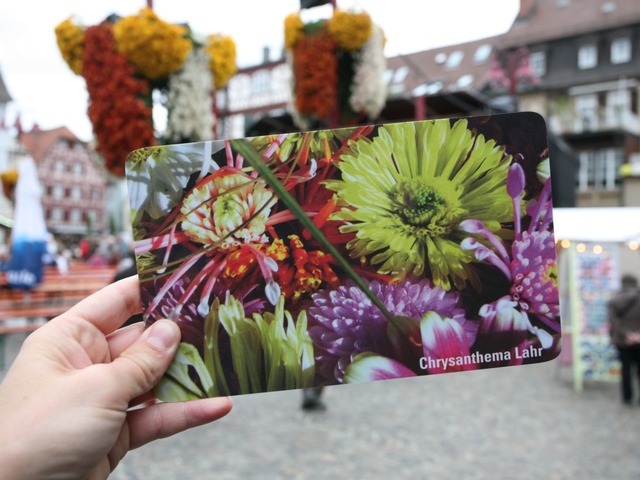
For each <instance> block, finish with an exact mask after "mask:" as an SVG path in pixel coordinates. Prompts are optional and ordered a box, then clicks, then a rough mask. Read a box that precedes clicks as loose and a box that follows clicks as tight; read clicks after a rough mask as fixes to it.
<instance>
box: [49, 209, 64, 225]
mask: <svg viewBox="0 0 640 480" xmlns="http://www.w3.org/2000/svg"><path fill="white" fill-rule="evenodd" d="M51 220H53V221H56V222H59V221H60V220H62V209H61V208H60V207H55V208H53V209H52V210H51Z"/></svg>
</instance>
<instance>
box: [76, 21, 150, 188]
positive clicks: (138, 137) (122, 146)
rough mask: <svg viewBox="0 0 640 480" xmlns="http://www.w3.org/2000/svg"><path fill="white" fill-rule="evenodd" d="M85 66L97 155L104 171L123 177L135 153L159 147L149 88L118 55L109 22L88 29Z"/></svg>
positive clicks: (84, 54) (84, 73) (125, 60)
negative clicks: (146, 148) (132, 154)
mask: <svg viewBox="0 0 640 480" xmlns="http://www.w3.org/2000/svg"><path fill="white" fill-rule="evenodd" d="M82 62H83V65H84V67H83V71H82V73H83V76H84V78H85V81H86V83H87V91H88V92H89V108H88V115H89V119H90V120H91V124H92V125H93V132H94V134H95V135H96V139H97V141H98V145H97V151H98V153H100V154H101V155H102V156H103V157H104V161H105V167H106V168H107V169H108V170H109V171H110V172H111V173H113V174H114V175H118V176H122V175H124V164H125V160H126V158H127V155H128V154H129V153H130V152H131V151H132V150H135V149H138V148H142V147H147V146H151V145H155V143H156V140H155V137H154V135H153V124H152V119H151V108H150V107H149V106H148V105H146V104H145V102H144V101H143V97H144V96H145V95H148V94H149V86H148V84H147V82H146V80H143V79H139V78H136V77H134V72H133V67H132V66H131V65H130V64H129V62H128V61H127V59H126V58H125V57H124V56H123V55H121V54H119V53H118V52H117V51H116V48H115V41H114V38H113V32H112V29H111V24H110V23H108V22H102V23H101V24H100V25H96V26H92V27H88V28H87V30H86V33H85V46H84V52H83V58H82Z"/></svg>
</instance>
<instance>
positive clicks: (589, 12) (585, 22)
mask: <svg viewBox="0 0 640 480" xmlns="http://www.w3.org/2000/svg"><path fill="white" fill-rule="evenodd" d="M520 5H521V6H520V14H519V15H518V18H516V20H515V22H514V24H513V26H512V27H511V29H510V30H509V31H508V32H507V33H505V34H504V36H503V37H502V39H501V43H500V46H501V47H507V46H520V45H531V44H533V43H539V42H544V41H548V40H553V39H558V38H563V37H572V36H575V35H581V34H586V33H593V32H597V31H601V30H607V29H610V28H619V27H622V26H625V25H633V24H637V23H638V22H640V8H639V5H638V0H521V2H520Z"/></svg>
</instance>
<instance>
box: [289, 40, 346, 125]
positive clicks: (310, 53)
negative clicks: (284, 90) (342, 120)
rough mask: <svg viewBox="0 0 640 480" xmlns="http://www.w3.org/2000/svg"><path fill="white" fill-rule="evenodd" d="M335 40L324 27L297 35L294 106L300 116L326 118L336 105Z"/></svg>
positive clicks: (294, 67) (336, 67)
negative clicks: (307, 33) (300, 36)
mask: <svg viewBox="0 0 640 480" xmlns="http://www.w3.org/2000/svg"><path fill="white" fill-rule="evenodd" d="M336 47H337V45H336V42H335V40H333V38H331V36H330V35H329V33H328V32H327V30H326V29H322V30H320V31H319V32H317V33H314V34H311V35H308V36H305V37H302V38H300V39H299V40H298V41H297V43H296V46H295V48H294V50H293V72H294V76H295V95H296V108H297V109H298V111H299V112H300V113H301V114H302V115H309V116H312V115H315V116H317V117H318V118H321V119H325V118H327V117H328V116H329V115H330V114H331V113H332V112H333V111H334V109H335V108H336V102H337V94H338V91H337V90H338V60H337V58H336V52H335V51H336Z"/></svg>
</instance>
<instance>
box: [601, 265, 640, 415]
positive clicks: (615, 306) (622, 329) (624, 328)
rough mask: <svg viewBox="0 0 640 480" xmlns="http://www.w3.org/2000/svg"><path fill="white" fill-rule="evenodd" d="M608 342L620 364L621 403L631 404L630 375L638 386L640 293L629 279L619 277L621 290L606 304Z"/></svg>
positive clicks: (629, 276) (633, 278) (634, 283)
mask: <svg viewBox="0 0 640 480" xmlns="http://www.w3.org/2000/svg"><path fill="white" fill-rule="evenodd" d="M607 308H608V313H609V332H610V335H611V342H612V343H613V344H614V345H615V346H616V348H617V349H618V354H619V357H620V363H621V364H622V379H621V381H622V385H621V387H622V401H623V402H624V403H625V404H626V405H631V404H632V402H633V373H634V370H635V375H636V377H637V378H638V382H639V386H640V291H639V290H638V280H637V278H636V277H634V276H633V275H625V276H623V277H622V288H621V290H620V291H619V292H618V293H617V294H615V295H614V296H613V297H612V298H611V300H609V302H608V303H607Z"/></svg>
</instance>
